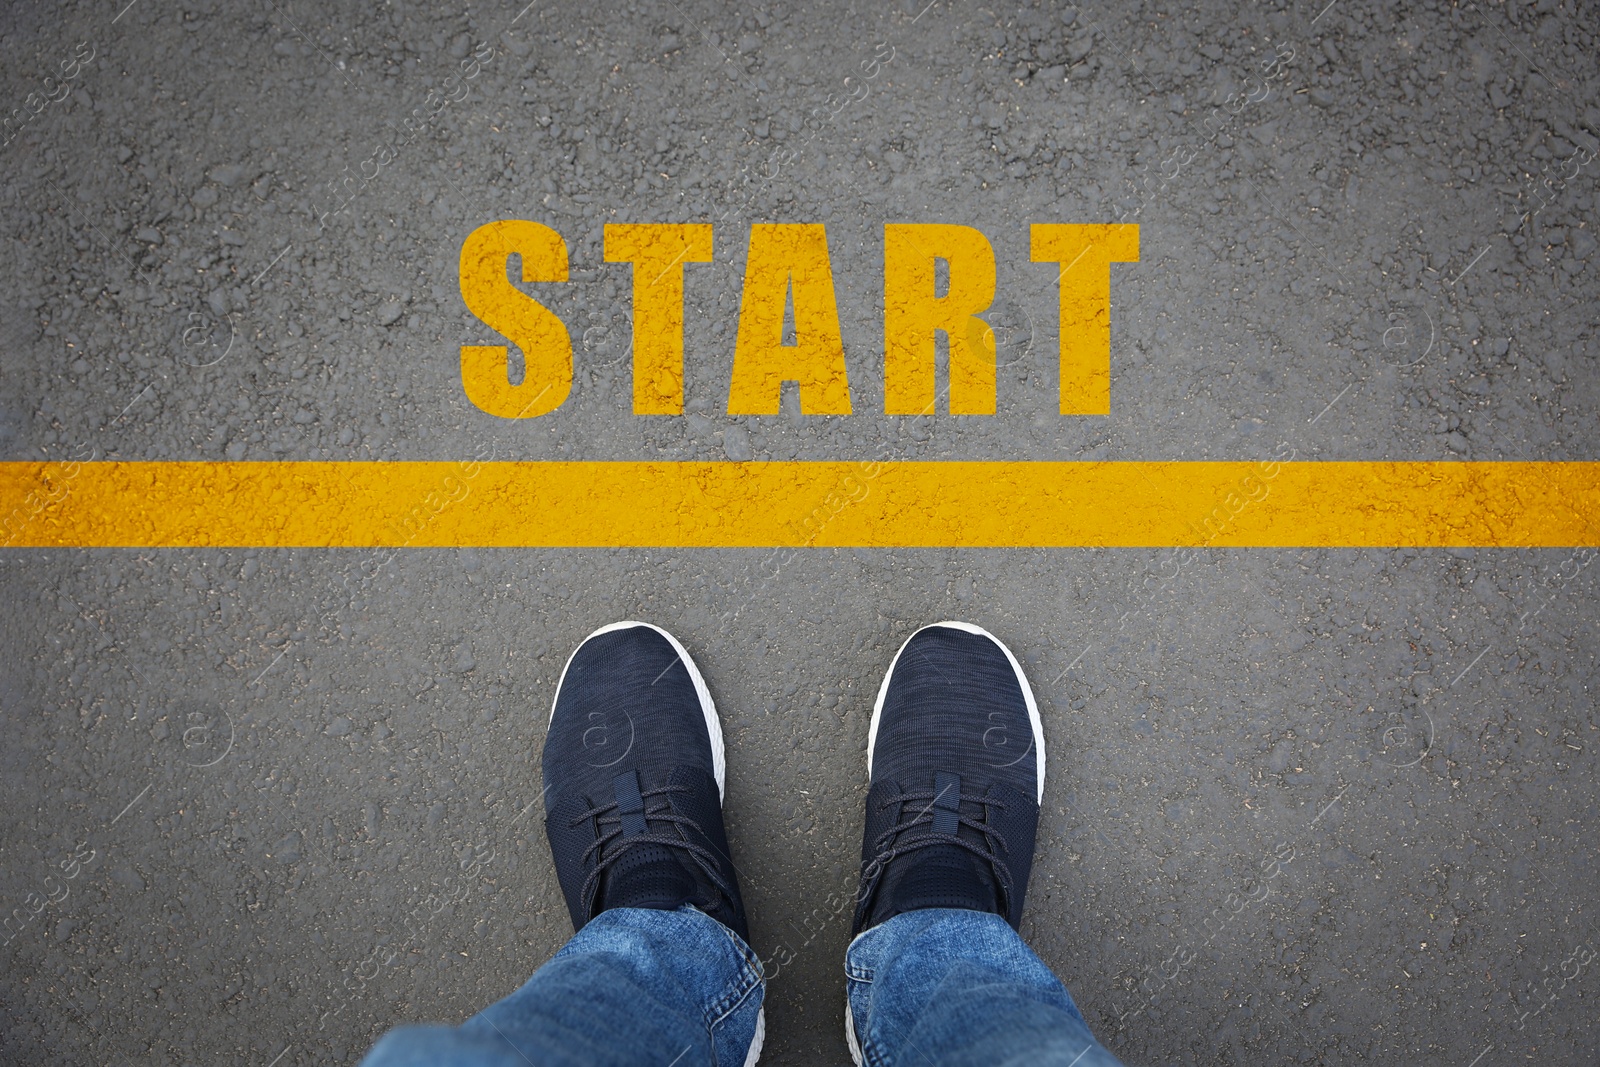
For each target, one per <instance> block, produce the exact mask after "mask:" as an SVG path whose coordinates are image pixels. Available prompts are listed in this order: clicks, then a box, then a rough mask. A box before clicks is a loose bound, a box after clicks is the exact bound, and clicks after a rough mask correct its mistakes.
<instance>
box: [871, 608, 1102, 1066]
mask: <svg viewBox="0 0 1600 1067" xmlns="http://www.w3.org/2000/svg"><path fill="white" fill-rule="evenodd" d="M1044 762H1045V754H1044V728H1043V725H1042V723H1041V722H1040V718H1039V708H1038V705H1037V704H1036V703H1035V701H1034V698H1033V690H1032V689H1031V688H1030V687H1029V685H1028V679H1027V677H1026V676H1025V675H1024V674H1023V672H1022V666H1021V665H1020V664H1019V663H1018V662H1017V660H1016V657H1014V656H1012V655H1011V652H1010V650H1009V649H1007V648H1006V647H1005V646H1004V645H1002V644H1001V643H1000V642H999V641H998V640H996V639H995V638H994V636H993V635H991V634H989V633H987V632H986V631H984V630H981V629H979V628H978V627H976V626H971V625H969V624H966V623H949V622H947V623H938V624H936V625H933V626H928V627H924V628H923V629H921V630H918V631H917V632H916V633H915V634H913V635H912V636H911V639H910V640H908V641H907V642H906V643H905V644H904V645H902V646H901V648H900V651H899V652H898V653H896V654H895V658H894V662H892V663H891V664H890V665H889V672H888V674H887V675H885V676H884V679H883V685H882V687H881V688H880V689H879V691H878V700H877V704H876V705H875V706H874V708H873V712H872V726H871V728H870V731H869V734H868V740H867V771H868V774H869V776H870V778H871V789H870V790H869V792H868V794H867V821H866V833H865V836H864V839H863V841H862V847H861V891H860V897H859V899H858V901H857V906H856V916H855V921H854V925H853V930H852V932H853V933H854V934H855V935H856V937H855V940H854V941H853V942H852V943H851V945H850V949H849V952H848V953H847V954H846V961H845V971H846V976H847V979H848V982H849V990H848V991H849V1001H848V1007H847V1011H846V1024H847V1027H848V1030H849V1038H850V1051H851V1053H852V1054H853V1055H854V1056H855V1057H856V1062H857V1063H867V1064H870V1065H873V1067H880V1065H881V1067H889V1065H899V1064H930V1065H935V1064H936V1065H939V1067H945V1065H948V1064H964V1063H972V1064H983V1065H986V1067H987V1065H992V1064H1018V1065H1021V1064H1029V1065H1032V1064H1052V1065H1059V1067H1072V1065H1077V1067H1108V1065H1115V1064H1116V1063H1117V1060H1116V1058H1115V1057H1113V1056H1112V1055H1111V1054H1110V1053H1109V1052H1107V1051H1106V1050H1105V1049H1104V1048H1103V1047H1101V1045H1100V1044H1099V1043H1098V1042H1097V1041H1095V1039H1094V1037H1093V1035H1092V1034H1090V1033H1089V1028H1088V1026H1087V1025H1086V1024H1085V1023H1084V1020H1083V1016H1082V1015H1081V1014H1079V1012H1078V1009H1077V1007H1076V1006H1075V1005H1074V1004H1073V1003H1072V997H1071V996H1069V995H1068V993H1067V990H1066V987H1065V986H1063V985H1062V984H1061V981H1060V980H1059V979H1058V978H1056V976H1055V975H1054V974H1052V973H1051V972H1050V969H1049V968H1048V967H1046V966H1045V965H1044V963H1043V962H1042V961H1041V960H1040V959H1039V957H1038V956H1036V955H1034V954H1033V952H1032V951H1031V950H1029V948H1028V946H1027V945H1025V944H1023V941H1022V938H1021V937H1019V936H1018V935H1017V932H1016V929H1017V926H1018V925H1019V924H1020V923H1021V921H1022V904H1023V897H1024V895H1025V893H1026V891H1027V887H1028V874H1029V871H1030V869H1031V867H1032V864H1033V846H1034V837H1035V833H1036V831H1037V829H1038V825H1039V802H1040V800H1041V799H1042V798H1043V796H1044Z"/></svg>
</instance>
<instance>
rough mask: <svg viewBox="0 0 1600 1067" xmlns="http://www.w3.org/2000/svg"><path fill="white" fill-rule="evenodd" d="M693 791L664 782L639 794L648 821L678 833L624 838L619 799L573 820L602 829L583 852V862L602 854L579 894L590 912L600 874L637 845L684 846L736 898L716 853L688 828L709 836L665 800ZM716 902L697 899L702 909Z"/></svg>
mask: <svg viewBox="0 0 1600 1067" xmlns="http://www.w3.org/2000/svg"><path fill="white" fill-rule="evenodd" d="M690 791H691V790H690V789H689V787H688V786H684V785H664V786H660V787H659V788H655V789H645V790H642V791H641V792H640V794H639V796H640V798H641V799H643V800H644V802H645V810H644V818H645V821H646V822H647V823H651V822H655V823H667V824H669V825H671V826H674V827H677V828H678V833H677V835H676V836H674V835H673V834H671V833H669V832H660V833H643V834H635V835H634V836H632V837H626V838H624V837H623V836H622V816H621V815H619V814H617V803H616V801H612V802H611V803H609V804H601V805H600V806H598V807H594V808H590V809H589V810H588V811H585V812H583V813H582V814H580V815H577V816H575V817H574V818H573V819H572V826H573V828H574V829H576V828H577V827H579V826H581V825H582V824H583V823H585V822H586V821H588V820H589V819H594V820H595V821H596V823H597V824H598V825H599V827H600V832H599V834H598V836H596V838H595V840H594V844H592V845H590V846H589V847H588V848H586V849H584V851H583V860H582V862H583V863H585V864H587V863H588V862H589V858H590V857H591V856H595V855H597V854H598V857H599V858H598V860H597V862H596V863H595V865H594V869H593V870H591V871H590V872H589V877H588V878H586V879H584V882H583V890H582V892H581V893H580V896H581V898H582V900H583V906H584V910H585V911H588V912H590V914H591V915H592V914H593V910H592V909H593V907H594V898H595V895H596V894H597V893H598V892H599V890H600V878H601V876H602V875H603V874H605V872H606V870H607V869H609V868H610V867H611V866H612V865H613V864H615V863H616V862H617V860H619V859H621V858H622V856H623V855H624V854H626V853H627V851H628V849H630V848H633V847H634V846H636V845H662V846H664V847H666V848H675V849H681V850H683V851H684V852H687V853H688V854H689V856H690V858H692V859H693V860H694V862H695V864H696V865H697V866H698V867H699V868H700V870H702V871H703V872H705V875H706V877H707V878H709V879H710V880H711V882H712V884H714V885H715V886H716V887H717V888H718V889H719V890H721V891H722V894H723V896H724V897H725V898H727V899H729V900H732V899H733V898H734V896H735V894H734V892H733V889H732V887H730V886H729V885H728V881H727V879H726V878H724V877H723V875H722V871H721V870H720V863H719V857H718V856H717V854H716V853H714V852H712V851H711V850H710V849H708V848H706V847H705V846H703V845H700V844H697V843H696V842H695V841H694V839H692V838H691V837H690V836H689V834H688V833H687V832H686V831H690V830H692V831H693V832H694V833H695V834H696V835H698V836H699V837H700V838H701V839H707V835H706V832H705V831H704V830H702V829H701V828H700V824H699V823H697V822H695V821H694V820H693V819H691V818H689V817H687V816H684V815H679V814H678V813H676V812H674V811H673V810H672V804H671V802H670V801H669V800H667V799H665V798H666V797H667V796H668V795H669V794H672V793H687V792H690ZM652 800H655V801H657V803H656V804H655V805H654V806H652V805H651V803H650V802H651V801H652ZM619 839H620V840H621V842H622V844H621V846H620V847H618V848H610V846H611V845H612V844H614V843H615V842H617V841H618V840H619ZM717 903H718V902H717V901H715V900H702V901H695V902H694V904H695V906H696V907H698V908H700V909H701V910H705V909H707V908H710V907H714V906H715V905H716V904H717Z"/></svg>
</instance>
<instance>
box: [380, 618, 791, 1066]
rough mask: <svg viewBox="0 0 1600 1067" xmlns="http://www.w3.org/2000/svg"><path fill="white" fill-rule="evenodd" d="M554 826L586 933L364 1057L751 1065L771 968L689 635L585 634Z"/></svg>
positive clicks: (564, 682) (552, 738) (567, 681)
mask: <svg viewBox="0 0 1600 1067" xmlns="http://www.w3.org/2000/svg"><path fill="white" fill-rule="evenodd" d="M542 762H543V766H544V797H545V808H546V811H547V812H548V814H547V815H546V816H545V834H546V836H547V837H548V838H549V840H550V851H551V853H552V855H553V858H554V861H555V868H556V876H557V878H558V879H559V881H560V883H561V892H562V895H563V896H565V897H566V901H567V910H568V912H569V913H570V914H571V916H572V926H573V929H574V930H575V931H576V933H575V935H574V936H573V938H572V940H571V941H570V942H568V943H567V945H566V947H565V948H563V949H562V950H561V951H560V952H558V953H557V954H556V955H555V956H554V957H553V958H552V959H551V960H550V962H549V963H547V964H545V965H544V966H543V967H541V968H540V969H539V970H538V972H537V973H535V974H534V976H533V977H532V978H530V979H529V980H528V982H527V984H526V985H524V986H523V987H522V988H521V989H520V990H518V991H517V992H516V993H513V994H512V995H511V996H509V997H507V998H506V999H505V1000H502V1001H500V1002H499V1003H497V1004H495V1005H493V1006H491V1007H489V1008H488V1009H486V1010H485V1011H483V1012H482V1013H481V1014H479V1015H476V1016H474V1017H473V1018H472V1019H469V1020H468V1021H467V1022H466V1023H464V1024H463V1025H461V1026H459V1027H442V1026H440V1027H406V1028H402V1029H400V1030H396V1031H394V1032H393V1033H390V1034H388V1035H386V1036H385V1037H384V1038H383V1040H382V1041H380V1042H379V1043H378V1044H377V1045H376V1046H375V1047H374V1048H373V1050H372V1052H371V1054H370V1056H369V1059H368V1063H369V1064H370V1065H379V1067H395V1065H397V1064H413V1063H415V1064H422V1063H440V1064H446V1065H450V1067H455V1065H461V1064H474V1065H476V1064H485V1065H488V1064H493V1065H496V1067H498V1065H500V1064H513V1065H524V1064H528V1063H533V1064H537V1065H538V1067H546V1065H550V1064H567V1063H572V1064H595V1063H614V1064H652V1063H658V1064H677V1065H679V1067H689V1065H691V1064H716V1065H717V1067H740V1065H743V1064H753V1063H754V1062H755V1061H756V1057H757V1056H758V1055H759V1053H760V1051H761V1043H762V1040H763V1038H764V1036H765V1025H764V1022H763V1017H762V998H763V995H764V993H763V987H762V984H761V966H760V963H759V962H758V961H757V959H756V957H755V954H754V953H752V952H751V951H750V948H749V945H748V943H747V942H748V940H749V934H748V933H747V927H746V924H745V913H744V903H743V901H742V899H741V898H740V895H739V884H738V878H737V876H736V872H735V871H734V867H733V862H732V861H731V860H730V859H729V858H728V841H727V836H726V834H725V832H724V830H723V825H722V787H723V780H724V768H723V752H722V728H721V726H720V725H719V723H718V721H717V711H716V707H715V705H714V704H713V703H712V701H711V693H710V691H709V690H708V689H707V688H706V683H705V679H704V678H703V677H701V675H700V671H699V669H698V668H697V667H696V666H695V664H694V661H693V660H692V659H691V658H690V657H689V653H688V652H687V651H686V650H685V649H684V647H683V646H682V645H681V644H679V643H678V641H677V639H676V638H674V637H673V636H672V635H671V634H669V633H667V632H666V631H665V630H662V629H659V628H658V627H654V626H650V625H648V624H646V623H639V622H621V623H617V624H615V625H613V626H607V627H605V628H603V629H601V630H597V631H595V632H594V633H592V634H590V635H589V637H588V639H586V640H585V641H584V642H583V644H582V645H580V646H579V647H578V650H577V651H576V652H574V653H573V654H572V658H571V659H569V660H568V661H567V666H566V669H565V670H563V671H562V674H561V681H560V682H559V683H558V684H557V686H556V699H555V708H554V710H553V711H552V712H551V716H550V728H549V730H548V731H547V732H546V734H545V742H544V757H543V761H542Z"/></svg>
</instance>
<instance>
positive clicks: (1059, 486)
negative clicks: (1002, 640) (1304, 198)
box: [0, 461, 1600, 548]
mask: <svg viewBox="0 0 1600 1067" xmlns="http://www.w3.org/2000/svg"><path fill="white" fill-rule="evenodd" d="M0 545H7V546H10V547H12V548H17V547H26V546H33V547H52V548H64V547H65V548H84V547H99V546H117V547H138V548H150V547H154V548H164V547H198V546H231V547H270V548H280V547H363V548H365V547H376V546H393V547H401V546H407V545H410V546H452V545H454V546H468V545H470V546H483V547H490V546H518V547H535V546H569V547H579V546H604V547H610V546H652V547H673V548H721V547H743V546H752V547H767V546H805V545H812V546H856V547H868V548H890V547H919V546H920V547H972V548H977V547H1010V548H1015V547H1072V546H1128V547H1131V546H1146V547H1169V546H1172V547H1177V546H1193V545H1212V546H1215V547H1237V548H1243V547H1292V546H1305V547H1313V546H1327V547H1351V548H1362V547H1385V546H1414V547H1437V546H1483V547H1532V546H1560V547H1583V546H1596V545H1600V463H1389V462H1364V463H1305V462H1301V463H1283V464H1276V463H1270V462H1228V463H1209V462H1208V463H1191V462H1111V463H1010V462H934V463H924V462H886V463H872V462H814V463H813V462H773V463H761V462H757V463H698V462H694V463H683V462H674V463H649V462H495V463H473V462H453V461H452V462H390V463H380V462H366V463H321V462H317V463H141V462H135V463H122V462H109V461H101V462H83V463H71V462H69V463H31V462H30V463H16V462H13V463H0Z"/></svg>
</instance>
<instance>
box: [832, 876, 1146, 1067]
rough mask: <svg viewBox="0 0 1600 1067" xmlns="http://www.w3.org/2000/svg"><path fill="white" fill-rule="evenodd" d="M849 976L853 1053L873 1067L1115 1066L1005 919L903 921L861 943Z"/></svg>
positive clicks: (946, 915) (935, 912) (960, 914)
mask: <svg viewBox="0 0 1600 1067" xmlns="http://www.w3.org/2000/svg"><path fill="white" fill-rule="evenodd" d="M845 975H846V978H847V980H848V982H849V1013H850V1018H849V1020H848V1023H849V1025H850V1027H851V1031H852V1034H853V1036H854V1040H855V1050H864V1051H865V1052H866V1056H865V1059H866V1062H868V1063H871V1064H889V1063H903V1064H939V1065H940V1067H944V1065H947V1064H969V1063H970V1064H974V1065H977V1064H981V1065H983V1067H994V1065H996V1064H1016V1065H1018V1067H1021V1065H1024V1064H1029V1065H1031V1064H1061V1065H1069V1064H1076V1065H1077V1067H1109V1065H1114V1064H1116V1063H1117V1060H1116V1058H1115V1057H1113V1056H1112V1055H1111V1054H1110V1053H1109V1052H1107V1051H1106V1050H1105V1049H1104V1048H1102V1047H1101V1045H1100V1043H1099V1042H1098V1041H1096V1040H1095V1039H1094V1035H1093V1034H1091V1033H1090V1032H1089V1027H1088V1024H1086V1023H1085V1022H1084V1021H1083V1016H1082V1015H1081V1014H1079V1012H1078V1008H1077V1005H1075V1004H1073V1002H1072V997H1071V996H1070V995H1069V994H1068V993H1067V987H1066V986H1064V985H1062V984H1061V980H1060V979H1059V978H1057V977H1056V976H1055V974H1054V973H1053V972H1052V971H1051V970H1050V968H1049V967H1046V966H1045V965H1044V961H1042V960H1041V959H1039V957H1038V956H1035V955H1034V954H1033V951H1032V950H1031V949H1029V948H1028V946H1027V945H1026V944H1025V943H1024V942H1023V940H1022V938H1021V937H1019V936H1018V935H1017V932H1016V931H1015V930H1013V929H1011V927H1010V926H1009V925H1007V924H1006V921H1005V920H1004V919H1002V918H1000V916H998V915H993V914H989V913H986V912H978V911H969V910H966V909H960V908H932V909H926V910H919V911H909V912H905V913H904V914H901V915H897V916H896V917H894V918H893V919H890V920H888V921H887V922H885V923H883V924H882V925H879V926H875V927H873V928H872V929H871V930H868V931H867V932H866V933H864V934H862V935H861V936H859V937H857V938H856V939H855V941H854V942H853V943H852V944H851V946H850V950H849V952H847V953H846V955H845ZM859 1054H860V1052H859V1051H858V1055H859ZM857 1062H861V1061H860V1060H858V1061H857Z"/></svg>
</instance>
